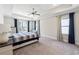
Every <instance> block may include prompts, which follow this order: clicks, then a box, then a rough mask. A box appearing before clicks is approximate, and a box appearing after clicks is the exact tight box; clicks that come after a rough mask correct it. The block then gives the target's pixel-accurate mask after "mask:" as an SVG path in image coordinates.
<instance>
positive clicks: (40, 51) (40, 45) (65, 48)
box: [14, 38, 79, 55]
mask: <svg viewBox="0 0 79 59" xmlns="http://www.w3.org/2000/svg"><path fill="white" fill-rule="evenodd" d="M74 54H79V47H77V46H75V45H72V44H68V43H63V42H60V41H57V40H53V39H49V38H40V40H39V42H37V43H34V44H31V45H28V46H25V47H23V48H20V49H17V50H14V55H74Z"/></svg>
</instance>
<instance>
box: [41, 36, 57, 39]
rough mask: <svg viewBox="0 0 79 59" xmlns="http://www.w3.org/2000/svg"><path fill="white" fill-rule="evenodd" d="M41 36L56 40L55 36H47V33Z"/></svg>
mask: <svg viewBox="0 0 79 59" xmlns="http://www.w3.org/2000/svg"><path fill="white" fill-rule="evenodd" d="M41 37H47V38H50V39H54V40H57V37H54V36H49V35H41Z"/></svg>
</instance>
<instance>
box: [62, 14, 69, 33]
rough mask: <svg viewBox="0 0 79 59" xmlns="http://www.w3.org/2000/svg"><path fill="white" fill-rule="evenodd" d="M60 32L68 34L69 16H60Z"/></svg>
mask: <svg viewBox="0 0 79 59" xmlns="http://www.w3.org/2000/svg"><path fill="white" fill-rule="evenodd" d="M61 32H62V34H69V16H68V15H64V16H61Z"/></svg>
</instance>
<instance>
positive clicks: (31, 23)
mask: <svg viewBox="0 0 79 59" xmlns="http://www.w3.org/2000/svg"><path fill="white" fill-rule="evenodd" d="M29 27H30V28H29V31H30V32H31V31H34V30H36V21H30V22H29Z"/></svg>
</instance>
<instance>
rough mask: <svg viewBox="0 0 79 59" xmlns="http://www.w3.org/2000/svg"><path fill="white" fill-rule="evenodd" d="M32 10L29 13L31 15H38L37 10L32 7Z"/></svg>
mask: <svg viewBox="0 0 79 59" xmlns="http://www.w3.org/2000/svg"><path fill="white" fill-rule="evenodd" d="M32 10H33V11H32V12H31V13H30V14H31V15H33V16H35V15H38V16H40V14H39V13H38V11H36V10H35V9H34V8H33V9H32Z"/></svg>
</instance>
